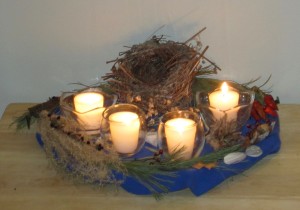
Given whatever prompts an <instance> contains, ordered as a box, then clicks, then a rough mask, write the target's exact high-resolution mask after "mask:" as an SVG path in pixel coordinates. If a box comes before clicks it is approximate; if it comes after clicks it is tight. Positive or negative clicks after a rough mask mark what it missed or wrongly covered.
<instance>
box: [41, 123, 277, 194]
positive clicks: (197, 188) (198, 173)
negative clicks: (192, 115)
mask: <svg viewBox="0 0 300 210" xmlns="http://www.w3.org/2000/svg"><path fill="white" fill-rule="evenodd" d="M272 121H275V122H276V123H275V126H274V129H273V130H272V132H271V133H270V134H269V136H267V137H266V138H265V139H263V140H262V141H260V142H259V143H257V144H256V145H257V146H259V147H260V148H261V149H262V151H263V154H262V155H261V156H259V157H247V158H246V159H245V160H244V161H242V162H240V163H236V164H232V165H226V164H224V163H223V162H220V164H219V165H218V167H216V168H212V169H207V168H201V169H194V168H191V169H186V170H179V171H177V176H176V177H167V179H168V182H163V181H162V184H163V185H165V186H166V187H167V188H168V190H169V192H174V191H179V190H183V189H187V188H188V189H190V190H191V192H192V193H193V194H194V195H195V196H200V195H202V194H204V193H206V192H207V191H209V190H210V189H212V188H214V187H215V186H217V185H218V184H220V183H221V182H223V181H224V180H226V179H227V178H229V177H231V176H234V175H237V174H239V173H242V172H243V171H245V170H247V169H249V168H250V167H251V166H253V165H254V164H256V163H257V162H258V161H260V160H261V159H263V158H264V157H266V156H267V155H270V154H274V153H277V152H278V151H279V149H280V146H281V141H280V136H279V131H280V128H279V120H278V118H273V119H272ZM253 123H254V121H253V120H252V121H251V119H250V120H249V122H248V124H253ZM242 132H243V133H244V134H245V133H247V132H248V128H246V126H245V127H244V128H243V130H242ZM36 139H37V141H38V143H39V144H40V145H41V146H42V147H43V146H44V142H43V139H42V136H41V134H39V133H37V134H36ZM147 146H150V147H151V145H150V144H147V143H146V145H145V147H144V148H143V149H142V150H141V151H140V152H139V153H138V154H136V155H135V156H134V157H133V158H140V157H145V156H151V155H153V153H152V152H150V151H149V150H148V149H146V147H147ZM212 151H213V150H212V148H211V147H210V145H208V144H206V145H205V146H204V149H203V151H202V154H201V155H203V154H207V153H209V152H212ZM53 155H54V156H55V157H58V154H57V153H56V152H54V153H53ZM115 176H116V178H117V179H123V180H124V182H123V183H122V184H121V187H122V188H123V189H125V190H126V191H127V192H129V193H133V194H137V195H148V194H152V192H151V191H150V190H149V189H148V188H146V187H145V186H144V185H143V184H142V183H140V182H139V181H138V180H136V179H135V178H133V177H130V176H127V177H124V175H123V174H120V173H115ZM160 178H162V179H166V177H160ZM169 181H171V182H169ZM156 190H157V192H161V191H160V190H159V189H156Z"/></svg>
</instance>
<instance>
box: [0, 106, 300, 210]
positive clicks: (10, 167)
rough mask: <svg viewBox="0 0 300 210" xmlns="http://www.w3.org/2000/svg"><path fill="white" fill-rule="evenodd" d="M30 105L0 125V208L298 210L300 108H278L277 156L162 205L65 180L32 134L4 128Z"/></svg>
mask: <svg viewBox="0 0 300 210" xmlns="http://www.w3.org/2000/svg"><path fill="white" fill-rule="evenodd" d="M31 105H32V104H10V105H9V106H8V107H7V109H6V111H5V112H4V114H3V117H2V119H1V121H0V134H1V135H0V209H31V210H33V209H72V210H75V209H131V210H134V209H172V210H174V209H189V210H192V209H231V210H234V209H251V210H260V209H272V210H276V209H287V210H291V209H297V210H298V209H300V105H280V106H279V109H280V112H279V113H280V120H281V140H282V148H281V151H280V152H279V153H278V154H275V155H271V156H268V157H267V158H265V159H263V160H262V161H260V162H259V163H258V164H256V165H255V166H254V167H252V168H250V169H249V170H247V171H246V172H245V173H243V174H242V175H237V176H235V177H233V178H231V179H229V180H227V181H225V182H223V183H222V184H221V185H219V186H217V187H216V188H214V189H212V190H211V191H209V192H208V193H206V194H205V195H203V196H201V197H195V196H194V195H193V194H192V193H191V192H190V191H189V190H183V191H180V192H175V193H170V194H169V195H167V196H165V198H164V199H163V200H161V201H156V200H155V199H154V198H153V197H151V196H137V195H132V194H129V193H127V192H125V191H124V190H122V189H120V190H119V191H118V192H116V190H115V188H114V187H111V186H109V187H105V188H104V189H102V190H99V189H94V188H93V187H91V186H89V185H80V184H74V183H73V182H72V181H70V180H66V179H64V178H63V177H62V176H61V175H60V174H58V173H57V172H56V171H55V170H54V169H53V168H52V167H51V165H50V164H49V163H48V161H47V159H46V157H45V154H44V151H43V150H42V149H41V148H40V147H39V145H38V144H37V142H36V140H35V136H34V133H35V131H34V129H32V130H30V131H22V132H17V133H16V132H15V130H14V128H13V127H11V128H9V127H8V126H9V124H10V123H11V122H12V119H13V117H14V116H18V115H20V114H21V113H22V112H24V110H26V108H27V107H28V106H31Z"/></svg>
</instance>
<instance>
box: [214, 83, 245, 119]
mask: <svg viewBox="0 0 300 210" xmlns="http://www.w3.org/2000/svg"><path fill="white" fill-rule="evenodd" d="M209 103H210V106H212V107H214V108H215V109H216V110H214V109H211V111H212V112H213V114H214V117H215V118H216V119H218V120H219V119H221V118H222V117H223V116H224V115H225V113H226V114H227V121H231V120H236V118H237V112H238V108H236V106H237V105H238V103H239V93H238V92H236V91H234V90H229V88H228V85H227V83H226V82H224V83H223V84H222V87H221V90H217V91H214V92H212V93H211V94H210V95H209Z"/></svg>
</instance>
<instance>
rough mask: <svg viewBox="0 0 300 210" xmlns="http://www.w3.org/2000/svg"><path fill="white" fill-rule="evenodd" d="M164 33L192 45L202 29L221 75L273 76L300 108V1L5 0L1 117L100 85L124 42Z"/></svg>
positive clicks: (0, 34) (285, 97)
mask: <svg viewBox="0 0 300 210" xmlns="http://www.w3.org/2000/svg"><path fill="white" fill-rule="evenodd" d="M164 24H165V25H166V26H165V27H164V28H163V29H162V30H160V31H159V33H158V34H165V35H169V38H170V39H172V40H176V41H185V40H186V39H187V38H189V37H190V36H191V35H193V34H194V33H195V32H197V31H198V30H199V29H201V28H202V27H204V26H206V27H207V30H206V31H205V32H204V33H203V34H202V41H203V42H204V43H205V44H207V45H209V46H210V48H209V51H208V53H207V56H208V57H210V58H212V59H213V60H214V61H215V62H216V63H217V64H218V65H219V66H221V68H222V72H220V74H219V75H218V77H219V78H224V79H232V80H236V81H238V82H246V81H249V80H250V79H252V78H256V77H258V76H261V77H262V80H261V81H260V82H261V83H263V81H264V80H265V79H267V78H268V76H269V75H270V74H272V80H271V82H270V83H269V86H268V87H271V86H272V85H273V86H272V91H273V95H275V96H279V97H280V99H281V102H282V103H300V94H299V91H300V88H299V84H298V83H299V79H300V73H299V70H300V1H299V0H148V1H143V0H123V1H121V0H26V1H22V0H0V116H1V113H2V112H3V110H4V109H5V107H6V105H7V104H9V103H12V102H43V101H45V100H47V98H48V97H50V96H53V95H60V93H61V91H64V90H72V89H73V88H75V87H74V86H70V85H69V83H72V82H82V83H86V84H92V83H95V82H97V81H98V80H99V79H101V76H103V75H104V74H105V73H106V72H108V71H109V70H110V67H111V65H107V64H106V61H108V60H111V59H114V58H116V57H117V55H118V53H119V52H120V51H122V50H124V48H123V46H124V45H132V44H136V43H141V42H143V41H144V40H145V39H147V38H148V37H149V35H151V34H152V33H153V32H154V31H155V30H156V29H158V28H159V27H160V26H162V25H164Z"/></svg>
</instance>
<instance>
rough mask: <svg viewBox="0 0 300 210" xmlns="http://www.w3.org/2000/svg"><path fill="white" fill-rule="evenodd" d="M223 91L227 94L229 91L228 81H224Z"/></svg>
mask: <svg viewBox="0 0 300 210" xmlns="http://www.w3.org/2000/svg"><path fill="white" fill-rule="evenodd" d="M221 91H222V94H224V95H225V94H227V93H228V85H227V83H226V82H223V84H222V86H221Z"/></svg>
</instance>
